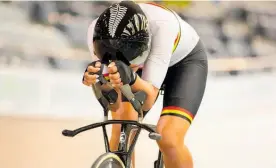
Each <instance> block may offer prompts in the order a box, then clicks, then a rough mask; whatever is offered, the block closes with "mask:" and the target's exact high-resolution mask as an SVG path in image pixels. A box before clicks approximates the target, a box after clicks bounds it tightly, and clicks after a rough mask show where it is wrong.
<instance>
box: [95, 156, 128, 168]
mask: <svg viewBox="0 0 276 168" xmlns="http://www.w3.org/2000/svg"><path fill="white" fill-rule="evenodd" d="M91 168H125V165H124V163H123V161H122V160H121V159H120V158H119V156H117V155H116V154H114V153H105V154H102V155H101V156H99V157H98V158H97V159H96V161H95V162H94V163H93V165H92V166H91Z"/></svg>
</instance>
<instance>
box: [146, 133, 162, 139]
mask: <svg viewBox="0 0 276 168" xmlns="http://www.w3.org/2000/svg"><path fill="white" fill-rule="evenodd" d="M149 138H150V139H153V140H156V141H159V140H161V138H162V136H161V135H160V134H158V133H156V132H151V133H149Z"/></svg>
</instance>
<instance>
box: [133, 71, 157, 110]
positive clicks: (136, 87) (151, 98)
mask: <svg viewBox="0 0 276 168" xmlns="http://www.w3.org/2000/svg"><path fill="white" fill-rule="evenodd" d="M131 88H132V90H133V91H134V92H137V91H140V90H142V91H144V92H146V94H147V99H146V101H145V102H144V106H143V110H144V111H148V110H150V109H151V107H152V106H153V104H154V103H155V100H156V97H157V95H158V93H159V89H157V88H156V87H154V86H153V85H152V84H150V83H148V82H147V81H144V80H143V79H141V78H140V77H139V76H137V79H136V81H135V83H134V84H133V85H132V86H131Z"/></svg>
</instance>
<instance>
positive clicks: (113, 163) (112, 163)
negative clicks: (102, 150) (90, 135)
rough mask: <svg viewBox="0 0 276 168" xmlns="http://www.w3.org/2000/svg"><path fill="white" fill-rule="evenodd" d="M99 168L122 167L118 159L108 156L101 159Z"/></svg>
mask: <svg viewBox="0 0 276 168" xmlns="http://www.w3.org/2000/svg"><path fill="white" fill-rule="evenodd" d="M99 168H122V166H121V163H120V162H119V161H118V160H116V159H113V158H110V159H107V160H105V161H103V162H102V163H101V165H100V166H99Z"/></svg>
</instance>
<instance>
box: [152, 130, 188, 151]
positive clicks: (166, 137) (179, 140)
mask: <svg viewBox="0 0 276 168" xmlns="http://www.w3.org/2000/svg"><path fill="white" fill-rule="evenodd" d="M157 132H159V133H160V134H161V136H162V139H161V140H160V141H158V145H159V148H160V149H161V151H162V152H165V151H166V150H167V149H170V150H171V149H175V148H177V147H179V145H181V144H183V139H184V137H179V136H177V134H176V133H174V132H173V130H171V129H166V128H165V129H163V130H158V129H157Z"/></svg>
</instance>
